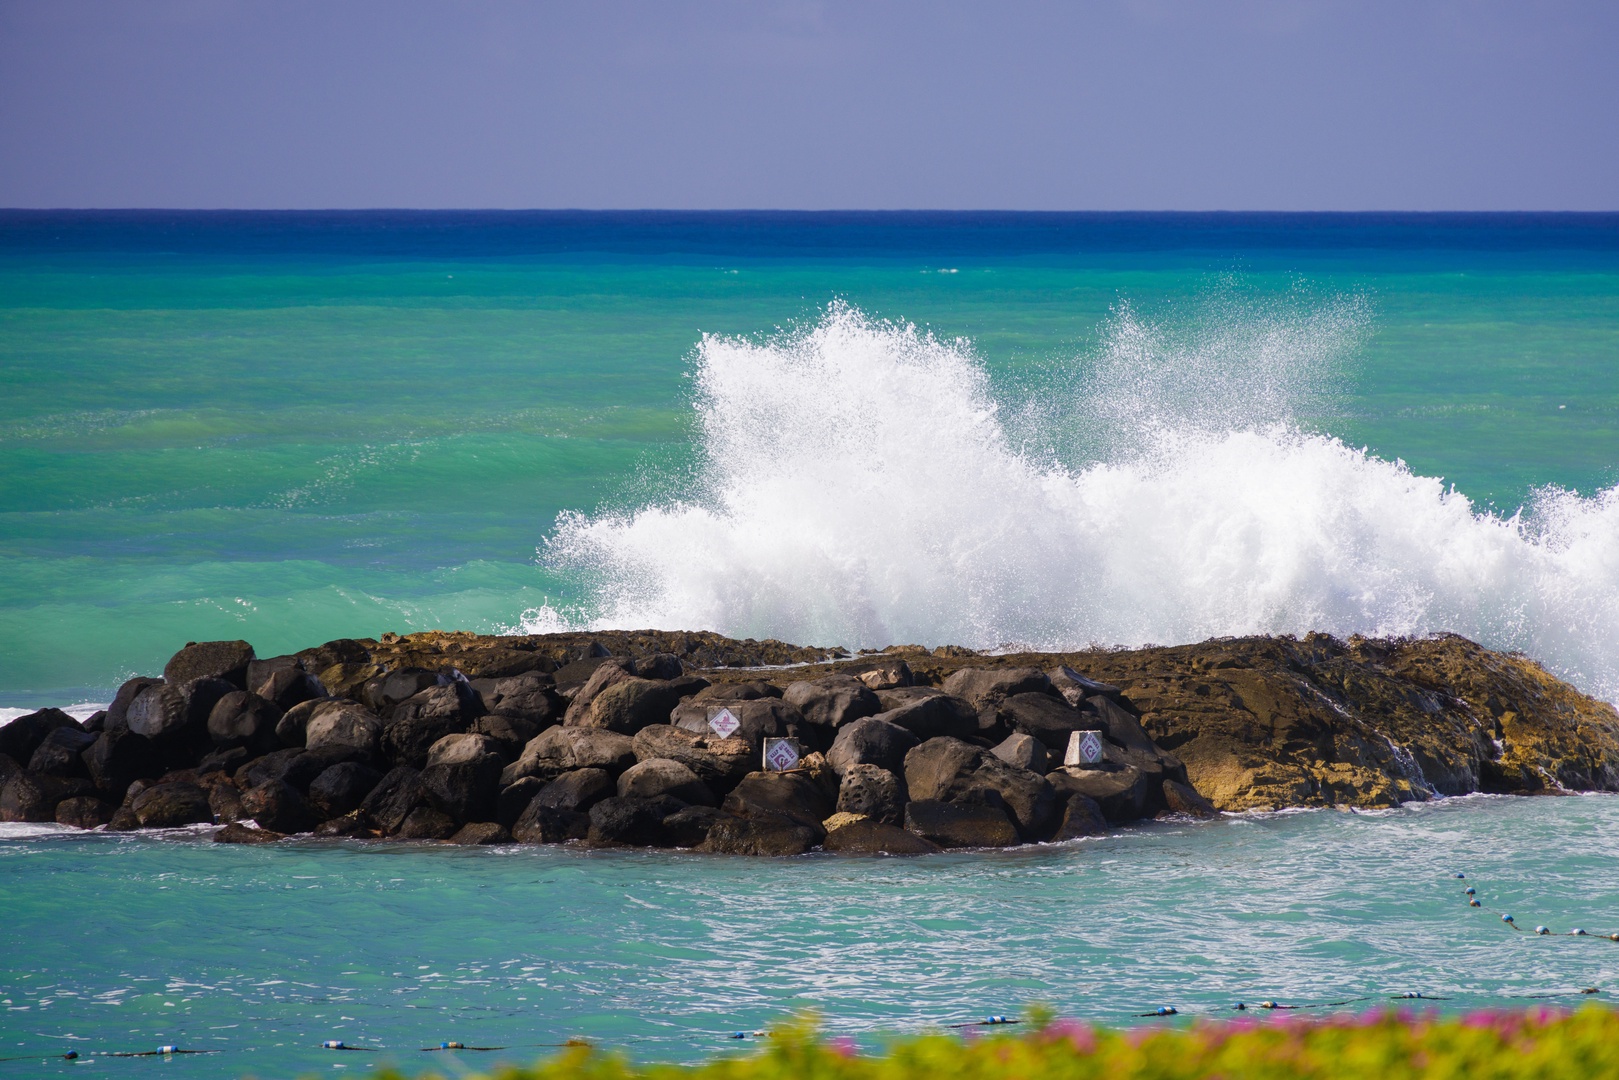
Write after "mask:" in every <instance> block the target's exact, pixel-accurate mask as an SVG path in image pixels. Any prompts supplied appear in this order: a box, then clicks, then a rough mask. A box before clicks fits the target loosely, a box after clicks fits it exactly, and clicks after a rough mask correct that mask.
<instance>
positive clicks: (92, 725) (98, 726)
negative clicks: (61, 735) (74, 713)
mask: <svg viewBox="0 0 1619 1080" xmlns="http://www.w3.org/2000/svg"><path fill="white" fill-rule="evenodd" d="M79 726H80V727H82V728H83V729H84V730H86V731H88V732H90V733H91V734H92V735H99V734H101V733H102V732H103V731H105V730H107V710H106V709H97V710H96V711H95V712H93V713H91V714H90V715H89V716H86V717H85V718H84V719H83V720H81V721H80V722H79Z"/></svg>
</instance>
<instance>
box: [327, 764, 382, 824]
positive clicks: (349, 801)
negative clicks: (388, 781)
mask: <svg viewBox="0 0 1619 1080" xmlns="http://www.w3.org/2000/svg"><path fill="white" fill-rule="evenodd" d="M381 780H382V774H381V773H379V772H377V770H375V769H373V768H371V767H370V766H368V765H364V764H361V763H360V762H358V761H344V762H340V763H338V764H336V765H333V766H330V767H329V768H327V769H326V770H324V771H323V772H322V773H321V774H320V775H319V776H317V777H315V779H314V780H312V781H310V783H309V804H310V806H311V807H313V809H314V811H315V813H316V814H318V815H319V816H320V817H321V818H323V819H331V818H339V817H342V816H343V815H344V814H347V813H348V812H350V811H351V810H358V809H359V807H360V804H361V803H363V802H364V801H365V797H366V796H367V795H369V794H371V791H372V789H373V788H375V787H376V786H377V784H378V783H380V782H381Z"/></svg>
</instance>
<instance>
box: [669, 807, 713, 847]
mask: <svg viewBox="0 0 1619 1080" xmlns="http://www.w3.org/2000/svg"><path fill="white" fill-rule="evenodd" d="M725 816H726V815H725V814H724V813H722V812H721V811H719V810H717V809H715V808H714V807H712V806H688V807H685V808H684V809H681V810H677V811H675V812H674V813H673V814H670V815H668V816H667V817H665V818H664V819H663V834H664V840H665V841H666V842H667V843H668V844H669V845H670V846H671V847H677V848H694V847H699V846H701V845H702V843H703V841H705V840H707V839H708V833H709V830H710V829H712V828H713V827H714V823H715V822H716V821H718V820H720V819H721V818H722V817H725Z"/></svg>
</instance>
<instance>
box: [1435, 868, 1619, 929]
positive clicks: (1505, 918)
mask: <svg viewBox="0 0 1619 1080" xmlns="http://www.w3.org/2000/svg"><path fill="white" fill-rule="evenodd" d="M1453 876H1454V877H1458V878H1464V877H1466V876H1467V875H1465V874H1455V875H1453ZM1462 895H1463V896H1466V897H1467V906H1468V907H1471V908H1483V909H1485V910H1488V907H1487V905H1485V903H1484V902H1483V901H1482V900H1480V899H1479V898H1478V890H1477V889H1475V888H1474V887H1473V886H1471V885H1469V886H1468V887H1467V888H1465V889H1463V890H1462ZM1501 921H1502V922H1503V923H1505V924H1506V925H1507V926H1509V927H1511V928H1512V929H1513V930H1516V931H1518V932H1519V933H1527V932H1528V931H1525V930H1524V928H1523V927H1521V926H1519V925H1518V922H1517V920H1516V919H1514V918H1513V917H1512V915H1511V914H1506V913H1504V914H1502V916H1501ZM1534 935H1535V936H1536V937H1582V938H1591V939H1592V940H1593V941H1595V940H1598V939H1603V940H1607V941H1619V934H1590V933H1587V932H1586V931H1585V930H1584V929H1582V928H1580V927H1578V926H1576V927H1575V928H1574V929H1572V930H1569V931H1566V932H1564V933H1557V932H1555V931H1553V930H1552V929H1551V928H1550V927H1548V926H1543V925H1542V926H1536V927H1535V929H1534Z"/></svg>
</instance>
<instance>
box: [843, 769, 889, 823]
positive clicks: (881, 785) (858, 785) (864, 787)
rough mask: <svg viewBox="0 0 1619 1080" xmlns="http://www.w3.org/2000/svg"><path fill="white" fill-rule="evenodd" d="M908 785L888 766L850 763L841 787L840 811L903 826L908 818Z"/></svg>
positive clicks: (844, 773)
mask: <svg viewBox="0 0 1619 1080" xmlns="http://www.w3.org/2000/svg"><path fill="white" fill-rule="evenodd" d="M905 802H906V795H905V785H904V782H903V781H901V780H900V778H899V777H898V776H897V775H895V774H894V773H893V772H890V771H889V770H888V769H884V768H880V767H879V766H876V765H864V764H860V765H850V766H849V767H848V768H846V769H845V770H844V771H843V782H842V783H841V784H840V785H839V786H838V803H837V811H838V813H840V814H860V815H862V816H864V817H868V818H870V819H872V820H873V821H879V822H884V823H886V824H889V825H896V826H897V825H899V824H900V823H902V822H903V821H904V820H905Z"/></svg>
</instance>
